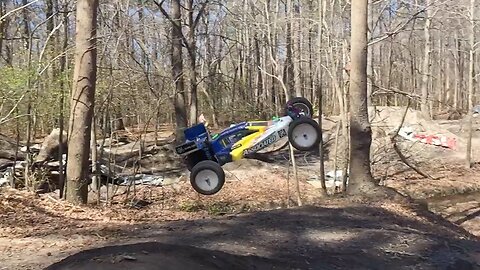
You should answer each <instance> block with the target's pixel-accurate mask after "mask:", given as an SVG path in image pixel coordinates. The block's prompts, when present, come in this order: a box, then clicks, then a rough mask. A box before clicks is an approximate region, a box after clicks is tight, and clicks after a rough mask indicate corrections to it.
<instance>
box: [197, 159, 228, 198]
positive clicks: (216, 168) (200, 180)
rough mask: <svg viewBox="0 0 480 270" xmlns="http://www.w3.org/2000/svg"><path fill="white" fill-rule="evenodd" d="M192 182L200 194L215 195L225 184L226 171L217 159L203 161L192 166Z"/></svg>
mask: <svg viewBox="0 0 480 270" xmlns="http://www.w3.org/2000/svg"><path fill="white" fill-rule="evenodd" d="M190 184H191V185H192V187H193V189H194V190H195V191H196V192H198V193H200V194H203V195H213V194H215V193H217V192H219V191H220V189H222V187H223V184H225V172H224V171H223V169H222V166H220V164H218V163H216V162H215V161H211V160H204V161H201V162H199V163H197V164H196V165H195V166H193V168H192V171H191V173H190Z"/></svg>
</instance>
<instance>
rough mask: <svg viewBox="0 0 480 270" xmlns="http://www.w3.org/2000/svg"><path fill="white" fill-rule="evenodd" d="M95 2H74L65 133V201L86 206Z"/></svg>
mask: <svg viewBox="0 0 480 270" xmlns="http://www.w3.org/2000/svg"><path fill="white" fill-rule="evenodd" d="M97 9H98V0H79V1H77V17H76V18H77V26H76V33H77V34H76V40H75V43H76V48H75V69H74V74H73V89H72V90H73V92H72V99H71V111H70V123H69V132H68V136H69V138H68V162H67V200H68V201H69V202H72V203H76V204H79V203H83V204H85V203H87V197H88V174H89V173H88V171H89V170H88V165H89V164H88V158H89V152H90V136H91V134H90V132H91V127H92V115H93V106H94V101H95V84H96V77H97V45H96V25H97Z"/></svg>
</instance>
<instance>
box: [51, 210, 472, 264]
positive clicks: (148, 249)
mask: <svg viewBox="0 0 480 270" xmlns="http://www.w3.org/2000/svg"><path fill="white" fill-rule="evenodd" d="M133 228H134V227H133V226H127V227H123V228H121V230H123V231H128V232H129V237H130V238H131V239H132V241H130V242H123V243H119V242H117V243H118V244H132V243H134V244H136V245H125V246H114V247H106V248H103V249H96V250H89V251H84V252H81V253H79V254H77V255H73V256H71V257H69V258H67V259H65V260H64V261H60V262H59V263H58V264H56V265H52V266H51V267H50V268H47V269H46V270H57V269H62V270H63V269H69V270H70V269H72V270H73V269H75V270H80V269H107V270H108V269H145V270H147V269H148V270H149V269H448V270H450V269H451V270H453V269H455V270H459V269H478V267H479V266H480V265H479V262H480V261H479V258H478V256H479V255H480V243H479V242H478V241H477V240H475V239H473V238H470V237H468V236H466V235H465V234H463V233H462V232H461V231H460V230H458V229H456V228H454V227H452V226H451V225H449V227H448V226H446V225H445V224H444V223H442V222H441V221H440V220H438V219H436V218H435V217H433V216H428V215H425V214H423V213H421V212H417V210H413V209H410V208H408V207H404V206H401V205H395V204H388V205H387V204H386V205H383V206H381V205H355V204H349V205H348V206H347V205H344V204H342V203H339V204H336V205H335V204H331V205H329V206H328V207H325V206H324V207H313V206H309V207H299V208H294V209H282V210H273V211H263V212H257V213H252V214H246V215H239V216H229V217H224V218H217V219H203V220H195V221H178V222H170V223H163V224H152V227H149V228H148V229H144V230H134V229H133ZM469 238H470V239H469ZM142 242H144V243H142ZM153 242H156V243H153ZM162 266H165V267H166V268H162Z"/></svg>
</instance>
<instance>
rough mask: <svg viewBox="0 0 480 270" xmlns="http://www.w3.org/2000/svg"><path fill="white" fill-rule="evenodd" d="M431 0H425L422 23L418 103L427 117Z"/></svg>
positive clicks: (428, 113)
mask: <svg viewBox="0 0 480 270" xmlns="http://www.w3.org/2000/svg"><path fill="white" fill-rule="evenodd" d="M430 1H431V0H426V1H425V5H426V6H427V10H426V18H425V25H424V29H423V31H424V38H425V52H424V57H423V66H422V99H421V104H420V109H421V111H422V114H423V115H424V116H425V117H426V118H427V119H429V118H431V115H430V110H429V108H428V82H429V80H430V51H431V46H432V40H431V37H430V24H431V22H432V18H431V17H432V11H431V7H429V6H430Z"/></svg>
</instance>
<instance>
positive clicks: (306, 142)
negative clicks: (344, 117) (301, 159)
mask: <svg viewBox="0 0 480 270" xmlns="http://www.w3.org/2000/svg"><path fill="white" fill-rule="evenodd" d="M320 136H322V134H321V131H320V127H319V126H318V123H317V122H315V120H313V119H312V118H310V117H306V116H302V117H300V118H298V119H295V120H294V121H293V122H292V123H291V124H290V126H289V127H288V140H289V141H290V143H291V144H292V146H293V147H294V148H295V149H297V150H299V151H312V150H314V149H315V148H317V147H318V145H319V144H320Z"/></svg>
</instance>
